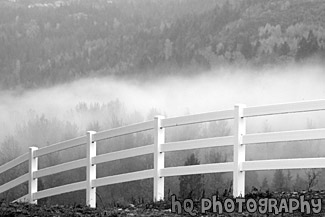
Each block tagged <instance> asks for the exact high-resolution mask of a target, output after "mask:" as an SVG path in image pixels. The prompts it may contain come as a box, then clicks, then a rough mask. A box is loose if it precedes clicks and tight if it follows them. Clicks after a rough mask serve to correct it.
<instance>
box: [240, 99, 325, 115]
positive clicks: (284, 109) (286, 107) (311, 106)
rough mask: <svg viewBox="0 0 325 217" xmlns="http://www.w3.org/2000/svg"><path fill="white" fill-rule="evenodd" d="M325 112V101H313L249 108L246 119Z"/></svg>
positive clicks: (246, 110) (246, 109)
mask: <svg viewBox="0 0 325 217" xmlns="http://www.w3.org/2000/svg"><path fill="white" fill-rule="evenodd" d="M320 110H325V100H313V101H304V102H294V103H284V104H276V105H265V106H256V107H248V108H245V109H244V117H254V116H264V115H274V114H285V113H295V112H310V111H320Z"/></svg>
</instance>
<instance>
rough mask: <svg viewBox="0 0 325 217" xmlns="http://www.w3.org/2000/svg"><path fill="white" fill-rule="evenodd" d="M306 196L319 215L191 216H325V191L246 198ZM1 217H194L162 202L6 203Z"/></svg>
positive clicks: (197, 210)
mask: <svg viewBox="0 0 325 217" xmlns="http://www.w3.org/2000/svg"><path fill="white" fill-rule="evenodd" d="M300 196H304V197H305V199H306V200H308V199H311V198H320V199H321V200H322V209H321V212H320V213H318V214H313V213H312V214H308V215H307V214H305V213H300V212H294V213H293V214H285V213H279V214H277V215H276V214H272V213H271V214H264V215H262V214H260V213H258V212H256V213H249V212H247V211H246V210H245V209H244V212H241V213H239V212H233V213H229V214H222V215H216V214H215V213H213V212H207V213H206V214H202V213H201V212H200V211H201V207H200V206H201V205H200V203H199V202H196V203H194V209H193V212H192V214H195V216H220V217H221V216H225V217H226V216H232V217H239V216H246V217H253V216H325V200H324V198H325V191H309V192H307V191H302V192H290V193H287V192H273V193H260V192H251V193H250V194H248V195H246V198H253V199H259V198H277V199H281V198H299V197H300ZM0 216H19V217H22V216H53V217H54V216H146V217H149V216H150V217H151V216H152V217H154V216H173V217H175V216H191V215H190V214H188V213H185V212H183V213H181V214H179V215H178V214H176V213H172V210H171V202H170V201H161V202H157V203H148V204H138V205H133V204H129V205H127V206H123V207H112V208H106V209H103V208H90V207H88V206H83V205H74V206H63V205H52V206H46V205H35V204H28V203H9V204H8V203H5V202H1V207H0Z"/></svg>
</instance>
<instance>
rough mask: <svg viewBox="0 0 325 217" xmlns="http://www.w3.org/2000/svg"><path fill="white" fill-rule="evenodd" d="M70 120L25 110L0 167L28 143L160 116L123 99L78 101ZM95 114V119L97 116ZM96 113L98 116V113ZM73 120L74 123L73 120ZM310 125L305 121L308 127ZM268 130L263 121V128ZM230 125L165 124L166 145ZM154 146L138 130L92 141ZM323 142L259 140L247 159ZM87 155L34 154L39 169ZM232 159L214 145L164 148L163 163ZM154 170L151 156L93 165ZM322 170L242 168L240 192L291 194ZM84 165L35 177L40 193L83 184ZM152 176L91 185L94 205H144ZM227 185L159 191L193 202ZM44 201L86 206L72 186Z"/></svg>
mask: <svg viewBox="0 0 325 217" xmlns="http://www.w3.org/2000/svg"><path fill="white" fill-rule="evenodd" d="M67 114H68V115H69V117H70V118H71V119H70V120H74V118H75V120H77V121H76V122H75V121H67V120H60V119H57V118H51V119H50V118H47V117H45V116H42V115H41V116H39V115H37V114H32V115H31V116H30V118H29V120H28V121H26V122H24V123H22V124H20V125H17V127H16V131H15V132H14V133H13V134H12V135H8V137H6V138H5V139H4V140H3V141H1V146H0V165H2V164H4V163H6V162H8V161H10V160H12V159H14V158H16V157H18V156H19V155H22V154H23V153H26V152H27V151H28V147H30V146H37V147H39V148H41V147H44V146H48V145H51V144H54V143H57V142H60V141H64V140H68V139H72V138H75V137H78V136H81V135H85V131H86V130H95V131H102V130H106V129H111V128H116V127H121V126H124V125H128V124H132V123H137V122H143V121H145V120H152V119H153V118H154V116H155V115H158V114H161V112H160V111H158V110H157V109H152V110H150V111H149V112H148V113H147V115H146V116H144V115H141V114H139V113H137V112H133V113H128V112H126V110H125V107H124V105H123V103H121V102H120V101H118V100H115V101H111V102H109V103H106V104H99V103H94V104H86V103H79V104H78V105H76V107H75V109H73V110H70V111H68V112H67ZM94 114H95V115H94ZM97 115H98V116H97ZM98 117H100V118H98ZM78 121H79V122H78ZM309 127H312V124H309ZM268 129H270V126H266V127H265V130H264V131H267V130H268ZM232 133H233V129H232V125H231V123H229V122H227V121H219V122H208V123H202V124H193V125H186V126H178V127H172V128H167V130H166V142H170V141H184V140H193V139H200V138H208V137H220V136H228V135H232ZM150 144H153V132H151V131H148V132H142V133H136V134H131V135H126V136H122V137H116V138H112V139H108V140H103V141H99V142H98V143H97V149H98V150H97V154H98V155H100V154H103V153H108V152H114V151H119V150H123V149H129V148H134V147H139V146H143V145H150ZM321 145H322V141H308V142H294V143H279V144H259V145H258V146H249V147H248V148H247V155H246V160H256V159H267V158H269V159H274V158H288V157H317V156H321V153H324V152H325V150H323V148H321ZM84 157H86V148H85V146H80V147H78V148H73V149H70V150H66V151H60V152H56V153H52V154H50V155H45V156H42V157H40V158H39V169H41V168H44V167H48V166H54V165H57V164H61V163H64V162H67V161H71V160H77V159H80V158H84ZM231 161H233V150H232V147H217V148H208V149H198V150H188V151H178V152H168V153H166V155H165V162H166V163H165V167H175V166H183V165H195V164H207V163H220V162H231ZM152 168H153V155H152V154H151V155H144V156H140V157H134V158H129V159H123V160H116V161H112V162H107V163H103V164H99V165H97V177H98V178H100V177H104V176H111V175H117V174H122V173H128V172H134V171H139V170H145V169H152ZM27 170H28V165H27V163H25V164H22V165H20V166H18V167H17V168H14V169H11V170H9V171H7V172H6V173H3V174H1V175H0V185H2V184H4V183H6V182H8V181H10V180H13V179H14V178H16V177H18V176H19V175H21V174H23V173H26V172H27ZM321 172H322V170H306V171H282V170H277V171H275V172H273V171H266V172H263V173H257V172H247V173H246V192H250V191H251V190H254V189H258V190H260V189H261V190H263V191H266V190H270V191H280V192H281V191H293V190H295V191H298V190H309V189H315V188H316V189H317V188H321V187H324V185H323V184H322V183H324V179H325V174H324V173H321ZM85 175H86V171H85V168H80V169H75V170H71V171H68V172H63V173H59V174H55V175H51V176H46V177H43V178H40V179H39V180H38V182H39V183H38V186H39V190H43V189H47V188H52V187H56V186H61V185H64V184H68V183H72V182H77V181H83V180H85V179H86V176H85ZM152 184H153V183H152V180H150V179H147V180H141V181H136V182H128V183H122V184H116V185H110V186H103V187H100V188H98V190H97V193H98V195H97V196H98V201H97V202H98V205H99V206H107V205H108V204H109V205H112V204H124V203H138V202H148V201H151V200H152V195H153V185H152ZM27 189H28V186H27V184H26V183H25V184H23V185H21V186H19V187H17V188H15V189H13V190H10V191H7V192H5V193H3V194H1V195H0V199H5V200H7V201H12V200H13V199H14V198H18V197H20V196H23V195H24V194H26V193H27ZM231 189H232V174H231V173H216V174H204V175H194V176H181V177H169V178H165V195H166V196H167V197H168V195H169V196H170V195H171V194H176V195H178V197H183V198H184V197H193V198H194V199H195V198H196V199H197V198H199V197H202V195H203V194H204V195H205V196H210V195H212V194H217V193H218V194H224V193H225V192H226V193H229V192H230V191H231ZM39 202H40V203H48V204H57V203H59V204H71V203H85V192H84V191H78V192H73V193H68V194H63V195H59V196H54V197H50V198H46V199H42V200H40V201H39Z"/></svg>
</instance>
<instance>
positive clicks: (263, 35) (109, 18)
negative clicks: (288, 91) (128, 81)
mask: <svg viewBox="0 0 325 217" xmlns="http://www.w3.org/2000/svg"><path fill="white" fill-rule="evenodd" d="M324 25H325V4H324V1H323V0H300V1H296V0H286V1H283V0H244V1H226V0H205V1H200V0H186V1H183V0H164V1H157V0H136V1H132V0H116V1H115V0H105V1H104V0H92V1H86V0H67V1H53V0H47V1H37V0H28V1H27V0H1V1H0V73H1V74H0V75H1V76H0V85H1V89H8V88H23V89H25V88H35V87H43V86H52V85H54V84H57V83H62V82H67V81H71V80H75V79H77V78H80V77H87V76H101V75H114V76H119V77H120V76H123V77H125V76H127V77H130V76H136V77H144V76H148V75H150V76H153V77H155V76H163V75H165V74H174V73H181V74H190V73H198V71H200V69H201V70H202V69H204V70H206V69H211V68H215V67H218V66H222V65H227V64H234V65H239V66H242V65H244V66H246V65H248V66H265V65H273V64H275V65H278V64H281V63H291V62H295V61H302V60H304V59H306V58H309V57H311V56H314V55H324V50H325V41H324V39H325V29H324V28H325V27H324Z"/></svg>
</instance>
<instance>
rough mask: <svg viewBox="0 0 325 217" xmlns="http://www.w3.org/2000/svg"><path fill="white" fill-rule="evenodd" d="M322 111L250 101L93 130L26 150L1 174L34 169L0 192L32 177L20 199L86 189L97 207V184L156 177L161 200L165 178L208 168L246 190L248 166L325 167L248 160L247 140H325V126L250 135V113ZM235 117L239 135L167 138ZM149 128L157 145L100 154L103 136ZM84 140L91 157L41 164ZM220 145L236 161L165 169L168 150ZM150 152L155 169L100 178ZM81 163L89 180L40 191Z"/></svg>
mask: <svg viewBox="0 0 325 217" xmlns="http://www.w3.org/2000/svg"><path fill="white" fill-rule="evenodd" d="M319 110H325V100H317V101H306V102H296V103H286V104H278V105H268V106H259V107H248V108H246V107H245V105H236V106H235V107H234V109H233V110H225V111H216V112H209V113H203V114H195V115H188V116H182V117H175V118H167V119H165V118H164V117H162V116H157V117H155V119H154V120H152V121H147V122H144V123H139V124H134V125H129V126H125V127H120V128H116V129H112V130H106V131H102V132H98V133H96V132H93V131H89V132H87V135H85V136H82V137H79V138H75V139H72V140H68V141H64V142H60V143H57V144H54V145H51V146H47V147H44V148H40V149H38V148H37V147H31V148H30V152H29V153H26V154H24V155H22V156H20V157H18V158H16V159H14V160H12V161H10V162H8V163H6V164H4V165H2V166H0V174H2V173H4V172H5V171H7V170H9V169H12V168H13V167H16V166H18V165H19V164H21V163H24V162H26V161H29V172H28V173H26V174H24V175H22V176H20V177H18V178H16V179H14V180H12V181H10V182H7V183H5V184H3V185H1V186H0V193H3V192H5V191H8V190H10V189H11V188H13V187H16V186H18V185H20V184H22V183H24V182H28V183H29V185H28V186H29V188H28V194H27V195H25V196H23V197H21V198H18V199H17V200H16V201H28V202H30V203H37V200H38V199H41V198H46V197H50V196H54V195H58V194H62V193H67V192H72V191H77V190H82V189H85V190H86V202H87V205H90V206H91V207H95V206H96V187H100V186H104V185H111V184H116V183H122V182H129V181H135V180H141V179H147V178H153V181H154V195H153V199H154V200H161V199H164V177H169V176H180V175H191V174H204V173H219V172H233V195H234V196H240V195H245V171H255V170H274V169H299V168H325V157H322V158H303V159H276V160H257V161H245V156H246V154H245V147H246V145H250V144H258V143H271V142H283V141H300V140H312V139H325V129H310V130H296V131H284V132H283V131H282V132H272V133H258V134H246V119H247V118H249V117H256V116H265V115H276V114H285V113H296V112H311V111H319ZM230 119H232V120H233V121H234V134H233V135H232V136H225V137H215V138H206V139H197V140H189V141H179V142H168V143H166V142H165V128H168V127H174V126H180V125H186V124H193V123H202V122H208V121H218V120H230ZM146 130H153V131H154V144H153V145H147V146H142V147H137V148H131V149H127V150H122V151H117V152H112V153H106V154H102V155H98V156H96V142H97V141H100V140H103V139H108V138H113V137H117V136H123V135H127V134H133V133H138V132H142V131H146ZM84 144H86V148H87V157H86V158H83V159H79V160H74V161H70V162H67V163H63V164H59V165H55V166H51V167H47V168H43V169H38V157H40V156H43V155H46V154H50V153H53V152H57V151H62V150H65V149H69V148H73V147H76V146H80V145H84ZM218 146H233V150H234V161H233V162H226V163H216V164H203V165H192V166H180V167H168V168H165V163H164V160H165V156H164V153H165V152H170V151H180V150H189V149H199V148H210V147H218ZM146 154H153V155H154V162H153V163H154V169H149V170H142V171H137V172H132V173H125V174H120V175H114V176H107V177H102V178H97V177H96V165H97V164H100V163H104V162H109V161H113V160H119V159H124V158H130V157H135V156H141V155H146ZM80 167H86V173H87V175H86V180H84V181H81V182H76V183H72V184H68V185H63V186H58V187H55V188H50V189H46V190H42V191H38V188H37V187H38V186H37V179H38V178H41V177H44V176H48V175H53V174H56V173H60V172H64V171H68V170H72V169H76V168H80Z"/></svg>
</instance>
